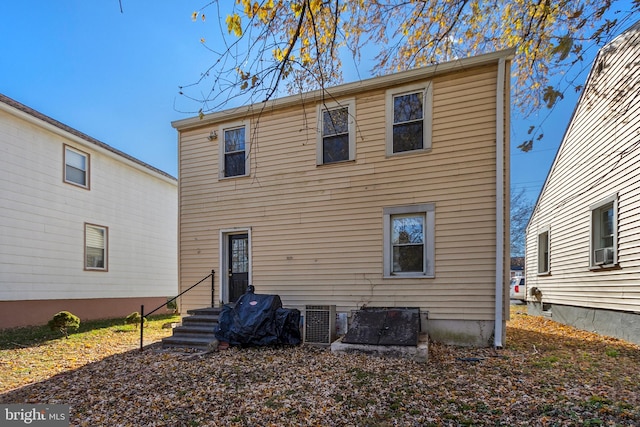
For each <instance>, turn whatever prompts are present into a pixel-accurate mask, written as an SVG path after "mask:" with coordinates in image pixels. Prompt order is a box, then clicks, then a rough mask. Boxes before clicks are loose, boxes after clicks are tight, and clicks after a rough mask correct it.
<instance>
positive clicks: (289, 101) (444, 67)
mask: <svg viewBox="0 0 640 427" xmlns="http://www.w3.org/2000/svg"><path fill="white" fill-rule="evenodd" d="M515 52H516V50H515V48H509V49H504V50H500V51H496V52H491V53H485V54H481V55H476V56H471V57H467V58H462V59H455V60H453V61H447V62H442V63H439V64H434V65H429V66H426V67H420V68H414V69H412V70H407V71H401V72H398V73H393V74H387V75H384V76H378V77H371V78H368V79H365V80H359V81H356V82H352V83H345V84H342V85H338V86H333V87H330V88H325V89H317V90H313V91H310V92H302V93H299V94H295V95H289V96H286V97H282V98H276V99H273V100H269V101H266V102H258V103H255V104H250V105H245V106H240V107H234V108H229V109H226V110H221V111H217V112H213V113H209V114H205V115H204V116H203V117H202V118H200V117H198V116H196V117H189V118H186V119H181V120H175V121H173V122H171V126H173V127H174V128H176V129H177V130H189V129H193V128H197V127H200V126H206V125H208V124H212V123H217V122H219V121H222V120H233V119H237V118H239V117H244V116H246V115H247V114H251V113H252V112H253V111H263V110H267V109H268V110H274V109H281V108H286V107H290V106H293V105H299V104H300V102H301V101H304V102H315V101H318V100H321V99H326V98H337V97H343V96H347V95H351V94H354V93H356V92H362V91H366V90H375V89H379V88H383V87H387V86H388V85H389V83H393V84H405V83H408V82H412V81H415V80H419V79H426V78H433V77H435V76H438V75H441V74H445V73H449V72H452V71H458V70H464V69H466V68H471V67H477V66H482V65H487V64H491V63H494V62H498V61H499V60H500V59H513V57H514V56H515Z"/></svg>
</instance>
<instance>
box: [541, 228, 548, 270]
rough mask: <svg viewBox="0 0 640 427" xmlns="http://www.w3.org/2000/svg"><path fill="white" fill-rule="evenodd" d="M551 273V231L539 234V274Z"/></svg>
mask: <svg viewBox="0 0 640 427" xmlns="http://www.w3.org/2000/svg"><path fill="white" fill-rule="evenodd" d="M548 273H549V229H546V230H544V231H542V232H540V233H538V274H548Z"/></svg>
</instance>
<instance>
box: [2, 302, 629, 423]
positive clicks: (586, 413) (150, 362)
mask: <svg viewBox="0 0 640 427" xmlns="http://www.w3.org/2000/svg"><path fill="white" fill-rule="evenodd" d="M639 362H640V349H639V348H638V347H637V346H633V345H630V344H628V343H625V342H623V341H620V340H614V339H611V338H605V337H601V336H598V335H595V334H590V333H587V332H581V331H577V330H575V329H573V328H568V327H566V326H562V325H559V324H557V323H555V322H552V321H550V320H548V319H544V318H541V317H534V316H526V315H522V314H514V315H513V316H512V320H511V321H510V322H509V325H508V330H507V346H506V348H504V349H502V350H494V349H473V348H458V347H451V346H445V345H439V344H432V345H431V348H430V352H429V362H428V363H427V364H419V363H415V362H410V361H406V360H397V359H384V358H376V357H371V356H365V355H357V354H348V355H343V354H341V355H336V354H333V353H331V352H330V351H328V350H327V349H324V348H314V347H309V346H300V347H293V348H292V347H284V348H248V349H243V348H231V349H229V350H226V351H222V352H215V353H204V354H203V353H191V352H183V351H169V350H162V349H161V348H160V347H159V346H158V345H154V346H151V347H150V348H147V349H146V351H144V352H139V351H137V350H134V351H128V352H124V353H121V354H114V355H111V356H109V357H106V358H104V359H103V360H100V361H97V362H94V363H89V364H87V365H85V366H82V367H79V368H77V369H72V370H69V371H66V372H63V373H60V374H58V375H56V376H54V377H52V378H49V379H47V380H44V381H42V382H40V383H37V384H32V385H28V386H25V387H22V388H20V389H17V390H14V391H11V392H8V393H5V394H3V395H0V402H1V403H14V402H15V403H48V404H55V403H59V404H70V405H71V424H72V425H74V426H102V425H109V426H227V425H232V426H286V425H296V426H298V425H312V426H319V425H321V426H392V425H402V426H465V425H474V426H480V425H499V426H516V425H532V426H576V425H578V426H593V425H621V426H632V425H639V424H640V394H639V391H640V386H639V385H638V380H639V375H638V373H639V372H640V364H639Z"/></svg>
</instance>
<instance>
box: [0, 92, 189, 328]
mask: <svg viewBox="0 0 640 427" xmlns="http://www.w3.org/2000/svg"><path fill="white" fill-rule="evenodd" d="M0 188H1V189H2V191H1V192H0V328H8V327H15V326H25V325H36V324H44V323H46V322H47V321H48V320H50V319H51V318H52V317H53V315H54V314H55V313H57V312H58V311H61V310H68V311H71V312H72V313H74V314H76V315H77V316H79V317H80V318H81V319H82V320H88V319H98V318H110V317H120V316H126V315H128V314H130V313H131V312H133V311H139V310H140V306H141V304H144V305H145V311H147V312H148V311H150V310H152V309H154V308H156V307H157V306H159V305H161V304H163V303H166V301H167V297H168V296H175V295H176V294H177V180H176V179H175V178H174V177H172V176H170V175H169V174H167V173H165V172H162V171H160V170H158V169H156V168H154V167H152V166H149V165H147V164H145V163H143V162H141V161H139V160H137V159H135V158H133V157H131V156H129V155H127V154H125V153H123V152H121V151H118V150H116V149H114V148H113V147H110V146H109V145H107V144H104V143H102V142H100V141H98V140H96V139H94V138H91V137H89V136H87V135H85V134H83V133H81V132H79V131H77V130H75V129H72V128H70V127H69V126H66V125H64V124H62V123H60V122H58V121H56V120H54V119H52V118H50V117H47V116H45V115H43V114H41V113H39V112H37V111H35V110H33V109H31V108H29V107H27V106H25V105H23V104H21V103H19V102H16V101H14V100H13V99H11V98H8V97H6V96H4V95H1V94H0Z"/></svg>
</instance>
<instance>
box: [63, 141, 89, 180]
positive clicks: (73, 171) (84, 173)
mask: <svg viewBox="0 0 640 427" xmlns="http://www.w3.org/2000/svg"><path fill="white" fill-rule="evenodd" d="M64 182H67V183H69V184H73V185H78V186H80V187H84V188H89V154H87V153H84V152H82V151H79V150H76V149H75V148H71V147H69V146H68V145H65V146H64Z"/></svg>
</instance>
